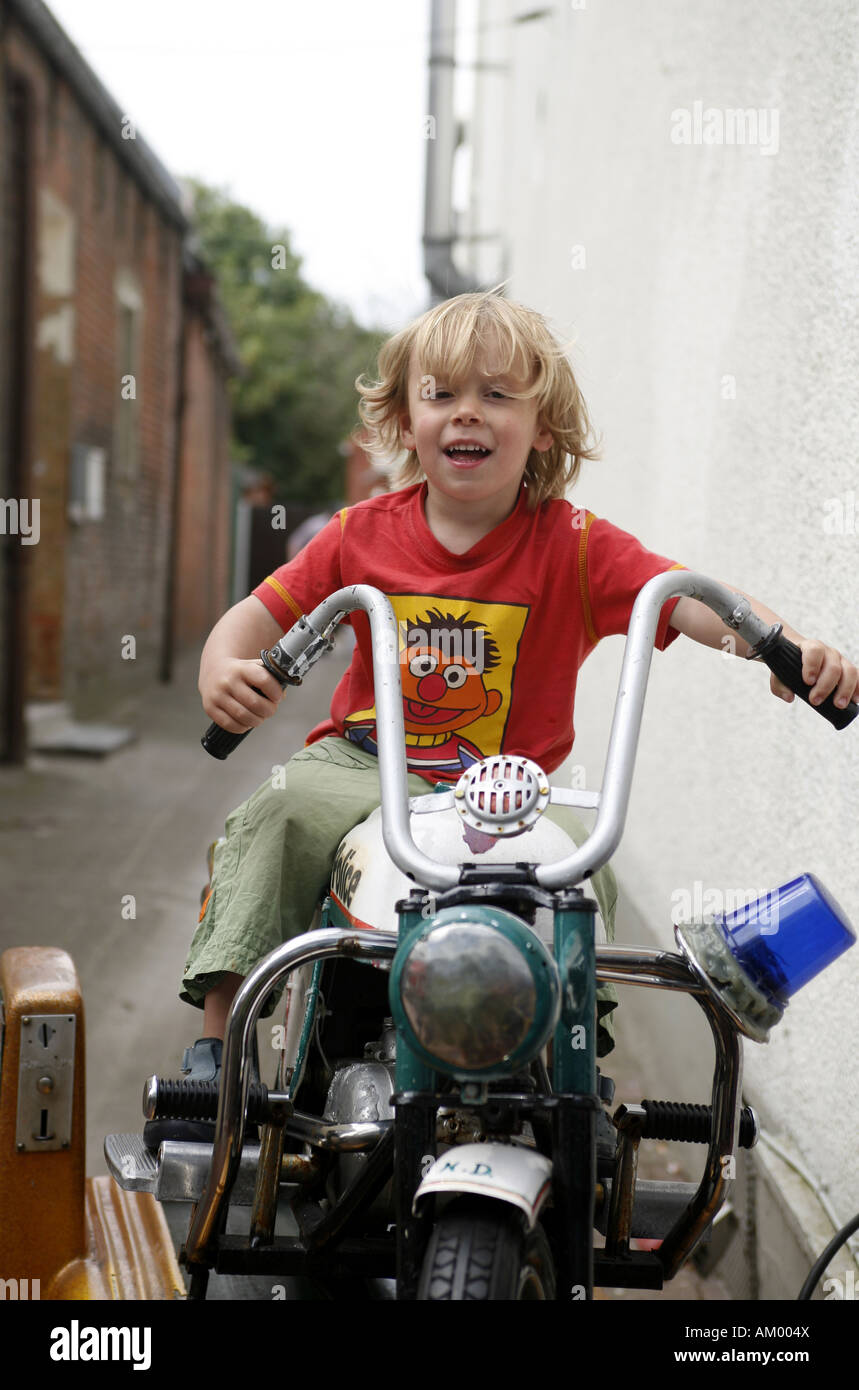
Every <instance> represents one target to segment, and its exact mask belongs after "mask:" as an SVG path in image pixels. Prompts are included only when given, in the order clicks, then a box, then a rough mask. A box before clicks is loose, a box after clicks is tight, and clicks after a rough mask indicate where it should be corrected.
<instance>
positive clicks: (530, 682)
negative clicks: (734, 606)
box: [253, 482, 685, 782]
mask: <svg viewBox="0 0 859 1390" xmlns="http://www.w3.org/2000/svg"><path fill="white" fill-rule="evenodd" d="M425 496H426V483H425V482H423V483H416V484H414V485H413V486H412V487H407V488H403V489H402V490H400V491H398V492H388V493H385V494H384V495H383V496H381V497H371V498H370V499H369V500H368V501H366V502H359V503H358V504H357V506H354V507H348V508H347V507H344V508H343V510H342V511H340V512H338V513H337V514H336V515H335V516H333V517H332V518H331V520H330V521H329V522H328V524H327V525H326V526H325V527H324V528H323V529H322V530H321V531H320V532H319V533H318V535H316V536H315V537H314V538H313V540H312V541H310V542H309V544H308V545H307V546H305V548H304V549H303V550H302V551H300V552H299V554H298V555H296V557H295V558H294V559H293V560H291V561H290V562H289V563H288V564H286V565H281V567H280V568H279V569H277V570H275V572H274V574H271V575H269V577H268V578H267V579H265V580H263V582H262V584H260V585H259V586H258V587H257V588H256V589H254V591H253V592H254V594H255V595H256V597H257V598H259V599H261V600H262V602H263V603H264V604H265V606H266V608H267V609H268V610H269V612H270V613H271V614H272V615H273V617H274V618H275V619H276V620H277V622H279V623H280V625H281V627H282V628H283V630H284V631H286V630H287V629H288V628H290V627H291V626H292V624H293V623H294V622H295V621H296V619H297V618H299V617H300V616H301V614H302V613H310V612H311V611H312V609H313V608H315V607H316V605H317V604H318V603H320V602H321V601H322V599H324V598H327V596H328V595H329V594H330V593H333V592H334V591H335V590H336V589H340V588H343V587H344V586H346V585H348V584H372V585H374V586H375V587H376V588H377V589H381V591H382V593H384V594H386V595H387V597H388V599H389V601H390V603H391V605H392V607H393V609H394V613H395V615H396V618H397V622H398V626H399V629H400V651H401V665H400V674H401V679H402V684H403V717H404V720H405V728H406V755H407V761H408V768H409V771H410V772H416V773H418V775H419V776H421V777H425V778H426V779H427V781H429V782H455V781H456V780H457V779H458V778H459V777H460V776H461V774H462V772H463V771H464V770H465V769H466V768H468V767H470V766H472V764H473V763H475V762H478V761H479V760H480V759H481V758H485V757H489V756H490V755H491V754H493V753H498V752H505V753H518V754H521V755H524V756H525V757H528V758H533V759H534V761H535V762H537V763H538V764H539V765H540V766H541V767H542V768H543V769H544V770H545V771H546V772H552V771H554V769H555V768H556V767H558V766H559V764H560V763H562V762H563V761H564V759H565V758H566V757H567V755H568V754H569V752H570V749H571V748H572V746H573V739H574V736H575V731H574V728H573V706H574V704H575V697H576V678H577V676H578V671H579V667H580V666H581V664H582V662H583V661H584V659H585V657H586V656H587V655H588V654H589V652H591V651H592V650H593V648H594V647H595V646H596V644H597V642H598V641H599V640H600V638H602V637H608V636H610V635H611V634H613V633H625V632H626V631H627V626H628V623H629V618H630V614H631V613H632V606H633V603H634V602H635V599H636V596H637V594H638V591H639V589H641V587H642V585H644V584H645V583H646V582H647V580H648V579H652V578H653V576H654V575H656V574H662V573H663V572H664V571H665V570H668V569H683V568H685V567H684V566H683V565H677V564H674V563H673V562H672V561H671V560H667V559H665V558H664V556H662V555H655V554H653V552H652V551H649V550H645V548H644V546H642V545H641V544H640V543H639V542H638V541H637V540H636V539H635V537H634V536H631V535H630V534H629V533H628V532H627V531H621V530H619V529H618V527H616V526H612V524H611V523H610V522H608V521H603V520H602V519H601V518H599V517H595V516H594V515H593V513H592V512H588V511H583V510H581V509H580V508H577V507H574V506H572V505H571V503H569V502H566V501H563V500H560V499H554V500H551V501H546V502H543V503H542V504H541V505H540V506H538V507H537V508H536V509H535V510H534V511H529V510H528V501H527V489H526V487H525V485H524V483H523V485H522V488H521V490H520V493H519V498H518V501H517V503H516V506H515V508H514V510H513V511H512V512H511V514H510V516H508V517H507V519H506V520H505V521H502V522H501V524H500V525H499V526H496V527H495V528H494V530H492V531H490V532H489V534H488V535H486V536H484V537H483V539H482V540H480V541H478V543H477V544H476V545H474V546H472V547H471V549H470V550H467V551H466V552H465V554H463V555H454V554H452V553H451V552H450V551H449V550H446V549H445V548H444V546H443V545H442V544H441V543H440V541H438V540H437V539H436V537H435V536H434V535H433V533H432V531H431V530H430V528H429V526H428V524H427V520H426V516H425V514H424V505H423V504H424V498H425ZM676 602H677V599H676V598H675V599H669V600H668V601H667V602H666V603H665V604H664V605H663V608H662V613H661V615H660V619H659V625H658V627H657V630H656V646H657V647H658V648H659V650H660V651H663V650H664V649H665V647H667V646H668V645H669V643H670V642H672V641H673V640H674V638H675V637H677V636H678V635H679V634H678V633H677V631H676V630H675V629H673V628H672V629H669V627H668V622H669V618H670V616H671V612H672V610H673V608H674V605H675V603H676ZM348 621H350V622H351V623H352V626H353V628H354V630H355V635H356V645H355V651H354V654H353V657H352V663H351V665H350V667H349V669H348V671H347V672H346V673H345V675H344V676H343V677H342V679H341V680H340V682H339V684H338V686H337V689H336V690H335V691H334V696H333V698H332V701H331V712H330V717H329V718H328V719H325V720H323V721H322V723H321V724H317V726H316V728H315V729H313V730H312V731H311V732H310V734H309V735H308V737H307V739H306V741H305V743H306V744H309V743H315V742H316V741H317V739H320V738H324V737H325V736H326V734H339V735H340V736H341V737H343V738H347V739H350V740H351V741H353V742H355V743H357V744H360V745H361V746H362V747H363V748H366V749H367V750H368V751H370V752H372V753H376V752H377V744H376V724H375V707H374V703H373V662H372V648H371V641H370V622H369V619H368V617H367V615H366V613H364V612H356V613H353V614H352V615H351V616H350V618H349V619H348Z"/></svg>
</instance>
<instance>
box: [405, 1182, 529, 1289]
mask: <svg viewBox="0 0 859 1390" xmlns="http://www.w3.org/2000/svg"><path fill="white" fill-rule="evenodd" d="M554 1297H555V1270H554V1265H553V1263H552V1254H551V1251H550V1250H549V1243H548V1241H547V1240H546V1236H545V1234H544V1232H543V1229H542V1227H541V1226H540V1224H539V1222H538V1224H537V1225H536V1226H535V1227H534V1229H533V1231H529V1230H528V1229H527V1226H526V1223H525V1218H524V1216H523V1214H522V1212H520V1211H519V1210H518V1208H516V1207H513V1206H511V1205H510V1204H509V1203H507V1202H494V1201H491V1200H490V1201H482V1202H481V1201H479V1200H478V1201H463V1202H459V1201H457V1202H455V1203H453V1204H451V1206H449V1207H448V1208H447V1210H446V1211H445V1212H444V1213H443V1214H442V1216H441V1217H440V1218H439V1220H438V1221H437V1222H436V1226H435V1229H434V1230H433V1233H432V1236H431V1237H430V1242H429V1245H428V1247H427V1252H426V1256H425V1258H424V1263H423V1268H422V1270H421V1277H420V1282H419V1284H418V1299H419V1300H423V1301H425V1302H432V1303H441V1302H451V1301H453V1302H464V1301H479V1302H490V1301H494V1300H499V1301H504V1302H518V1301H519V1300H520V1299H521V1300H523V1301H524V1300H526V1299H554Z"/></svg>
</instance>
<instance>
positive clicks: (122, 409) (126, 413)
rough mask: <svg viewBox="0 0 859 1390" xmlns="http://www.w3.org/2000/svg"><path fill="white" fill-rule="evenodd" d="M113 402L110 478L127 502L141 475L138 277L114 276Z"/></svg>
mask: <svg viewBox="0 0 859 1390" xmlns="http://www.w3.org/2000/svg"><path fill="white" fill-rule="evenodd" d="M115 292H116V359H115V361H116V377H115V380H116V387H115V389H116V402H115V410H114V436H113V437H114V464H113V476H114V479H115V481H116V483H117V484H118V485H119V487H120V489H121V490H123V491H124V492H125V496H126V499H127V500H130V499H131V495H132V493H131V488H132V486H133V484H134V483H136V481H137V478H138V475H139V471H140V459H139V450H140V390H141V365H142V352H141V348H142V341H143V296H142V295H141V293H140V287H139V284H138V280H137V276H136V275H134V273H133V272H132V271H130V270H120V271H118V272H117V275H116V281H115Z"/></svg>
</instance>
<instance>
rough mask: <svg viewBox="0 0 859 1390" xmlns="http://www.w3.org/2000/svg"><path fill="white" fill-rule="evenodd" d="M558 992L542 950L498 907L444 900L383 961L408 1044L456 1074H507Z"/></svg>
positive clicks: (538, 1037)
mask: <svg viewBox="0 0 859 1390" xmlns="http://www.w3.org/2000/svg"><path fill="white" fill-rule="evenodd" d="M560 997H561V989H560V981H559V976H558V969H557V966H556V965H555V962H554V960H553V958H552V956H551V955H550V954H549V952H548V951H547V950H546V948H545V946H544V945H543V943H542V942H541V941H540V939H539V937H538V936H537V935H536V934H535V933H534V932H533V931H532V930H531V929H530V928H529V927H528V926H527V925H526V924H525V923H524V922H522V921H520V920H519V918H518V917H515V916H514V915H513V914H512V913H510V912H506V911H504V909H503V908H492V907H484V906H470V905H468V906H466V905H463V906H461V907H449V908H444V909H443V910H442V911H441V912H439V913H437V914H436V916H435V917H433V918H432V919H431V920H430V921H429V922H428V923H427V925H426V926H425V927H422V928H420V929H419V930H418V931H417V932H416V933H415V935H413V936H412V937H411V938H410V940H409V942H408V945H407V946H406V948H405V950H403V951H402V952H400V953H398V955H397V957H396V958H395V960H394V965H393V969H392V971H391V1008H392V1010H393V1013H394V1017H395V1019H396V1022H397V1026H398V1028H399V1029H400V1030H401V1031H402V1032H403V1034H404V1035H405V1040H406V1042H407V1044H408V1046H409V1047H410V1048H411V1049H412V1051H413V1052H415V1053H417V1055H418V1056H419V1057H421V1058H422V1059H423V1061H425V1062H426V1063H427V1064H428V1065H429V1066H431V1067H432V1068H433V1069H434V1070H436V1071H441V1072H445V1073H447V1074H449V1075H452V1076H457V1077H461V1078H463V1079H467V1078H469V1077H480V1078H487V1079H489V1078H492V1077H501V1076H507V1075H510V1074H511V1073H512V1072H515V1071H517V1070H519V1069H521V1067H523V1066H524V1065H525V1064H526V1063H528V1062H530V1061H531V1059H532V1058H533V1057H536V1055H537V1053H538V1052H539V1051H540V1048H541V1047H543V1045H544V1044H545V1043H546V1042H547V1041H548V1039H549V1037H550V1036H551V1033H552V1030H553V1029H554V1027H555V1024H556V1022H557V1019H558V1013H559V1009H560Z"/></svg>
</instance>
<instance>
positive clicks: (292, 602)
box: [263, 574, 301, 618]
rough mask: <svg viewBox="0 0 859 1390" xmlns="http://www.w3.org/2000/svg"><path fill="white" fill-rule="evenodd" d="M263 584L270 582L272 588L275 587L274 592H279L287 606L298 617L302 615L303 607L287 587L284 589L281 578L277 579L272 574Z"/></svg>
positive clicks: (279, 596)
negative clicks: (300, 606) (289, 592)
mask: <svg viewBox="0 0 859 1390" xmlns="http://www.w3.org/2000/svg"><path fill="white" fill-rule="evenodd" d="M263 584H269V585H270V586H271V588H272V589H274V592H275V593H276V594H277V596H278V598H279V599H280V600H281V601H282V602H283V603H285V604H286V606H287V608H291V609H292V611H293V613H294V614H295V616H296V618H300V617H301V609H300V608H299V606H298V604H297V603H296V602H295V599H294V598H293V597H292V596H291V595H290V594H288V593H287V591H286V589H284V587H283V585H282V584H281V583H280V581H279V580H277V579H275V577H274V575H273V574H270V575H269V576H268V577H267V578H266V579H264V580H263Z"/></svg>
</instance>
